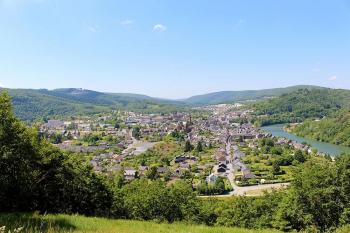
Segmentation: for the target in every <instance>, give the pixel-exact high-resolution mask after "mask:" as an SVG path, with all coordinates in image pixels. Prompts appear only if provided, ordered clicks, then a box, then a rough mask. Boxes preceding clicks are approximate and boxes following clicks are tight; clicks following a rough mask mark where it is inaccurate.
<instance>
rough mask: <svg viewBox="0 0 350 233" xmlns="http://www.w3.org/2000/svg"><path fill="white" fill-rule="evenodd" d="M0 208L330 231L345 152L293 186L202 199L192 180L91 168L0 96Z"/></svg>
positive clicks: (345, 194)
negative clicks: (26, 121)
mask: <svg viewBox="0 0 350 233" xmlns="http://www.w3.org/2000/svg"><path fill="white" fill-rule="evenodd" d="M0 187H1V188H0V211H1V212H30V211H40V212H42V213H46V212H47V213H68V214H76V213H78V214H82V215H87V216H104V217H109V218H118V219H136V220H157V221H165V222H175V221H185V222H191V223H198V224H206V225H209V226H213V225H219V226H228V227H233V226H237V227H244V228H254V229H261V228H277V229H280V230H284V231H290V230H293V229H294V230H305V229H308V230H313V232H317V231H321V232H324V231H327V230H333V229H335V228H337V227H340V226H342V225H346V224H350V196H349V193H350V156H346V155H344V156H340V157H338V158H337V159H336V160H335V161H331V160H328V159H326V158H317V157H308V158H307V159H306V161H305V162H304V163H302V164H301V165H300V167H298V169H297V170H296V171H295V180H294V182H293V183H292V184H291V186H290V187H289V188H288V189H287V190H285V191H280V192H273V193H271V194H266V195H265V196H263V197H258V198H249V197H239V198H232V199H227V200H219V199H203V198H202V199H201V198H197V194H196V193H195V192H194V191H193V189H192V186H191V184H190V183H186V182H184V181H182V182H177V183H174V184H173V185H171V186H167V185H166V183H165V182H164V181H162V180H159V179H156V180H149V179H138V180H135V181H132V182H126V181H125V180H124V179H123V176H121V175H118V174H114V175H110V176H104V175H100V174H97V173H95V172H94V171H93V170H92V168H91V167H90V166H89V165H88V164H87V163H86V161H84V159H83V156H82V155H77V154H68V153H64V152H62V151H60V150H58V149H57V148H55V147H53V146H52V145H50V144H49V143H48V142H46V141H45V139H43V138H41V137H40V136H38V133H37V130H36V129H29V128H27V127H26V126H24V124H23V123H21V122H20V121H19V120H18V119H17V118H16V117H15V116H14V114H13V112H12V105H11V99H10V97H9V96H8V95H7V94H6V93H5V94H4V93H3V94H1V96H0Z"/></svg>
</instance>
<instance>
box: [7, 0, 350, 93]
mask: <svg viewBox="0 0 350 233" xmlns="http://www.w3.org/2000/svg"><path fill="white" fill-rule="evenodd" d="M297 84H312V85H321V86H327V87H332V88H346V89H350V1H349V0H317V1H315V0H284V1H278V0H240V1H238V0H217V1H213V0H74V1H72V0H0V86H2V87H8V88H47V89H55V88H64V87H76V88H84V89H91V90H97V91H105V92H115V93H120V92H123V93H139V94H147V95H151V96H155V97H163V98H185V97H188V96H192V95H197V94H204V93H208V92H215V91H224V90H251V89H264V88H274V87H286V86H291V85H297Z"/></svg>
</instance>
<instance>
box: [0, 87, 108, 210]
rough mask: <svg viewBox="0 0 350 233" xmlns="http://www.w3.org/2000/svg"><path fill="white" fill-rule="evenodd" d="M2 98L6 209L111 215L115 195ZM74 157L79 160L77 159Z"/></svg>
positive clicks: (0, 164)
mask: <svg viewBox="0 0 350 233" xmlns="http://www.w3.org/2000/svg"><path fill="white" fill-rule="evenodd" d="M11 110H12V109H11V101H10V98H9V96H8V95H7V94H4V93H3V94H1V96H0V116H1V119H0V187H1V189H0V209H1V210H2V211H30V210H40V211H43V212H44V211H49V212H64V213H76V212H78V213H82V214H86V215H105V214H107V213H108V210H109V208H110V205H111V201H112V199H111V193H110V192H109V190H108V188H107V187H106V185H105V182H104V181H103V179H102V178H101V177H99V176H98V175H96V174H95V173H94V172H93V171H92V170H91V168H89V167H87V166H85V165H83V164H82V163H81V161H79V160H78V159H77V160H73V159H70V158H68V156H66V155H65V154H63V153H62V152H60V151H59V150H58V149H56V148H54V147H53V146H51V145H49V144H48V143H47V142H46V141H43V140H41V139H40V138H39V137H38V135H37V133H36V132H35V131H34V130H29V129H27V128H26V127H25V126H24V125H23V124H22V123H20V122H19V121H18V120H17V119H16V118H15V117H14V115H13V114H12V111H11ZM71 158H74V156H71Z"/></svg>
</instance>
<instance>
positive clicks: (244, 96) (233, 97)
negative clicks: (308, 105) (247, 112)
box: [183, 85, 325, 105]
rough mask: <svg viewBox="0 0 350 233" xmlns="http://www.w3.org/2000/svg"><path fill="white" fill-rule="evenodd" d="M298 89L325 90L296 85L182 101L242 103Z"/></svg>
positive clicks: (205, 96)
mask: <svg viewBox="0 0 350 233" xmlns="http://www.w3.org/2000/svg"><path fill="white" fill-rule="evenodd" d="M299 89H309V90H311V89H325V87H319V86H312V85H297V86H290V87H285V88H272V89H264V90H246V91H220V92H213V93H208V94H204V95H196V96H192V97H190V98H187V99H184V100H183V101H184V102H186V103H189V104H195V105H205V104H219V103H226V102H233V101H244V100H251V99H258V98H264V97H273V96H279V95H282V94H286V93H290V92H293V91H296V90H299Z"/></svg>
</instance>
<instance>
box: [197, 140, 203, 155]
mask: <svg viewBox="0 0 350 233" xmlns="http://www.w3.org/2000/svg"><path fill="white" fill-rule="evenodd" d="M196 150H197V151H198V152H202V151H203V145H202V142H201V141H198V143H197V148H196Z"/></svg>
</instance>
